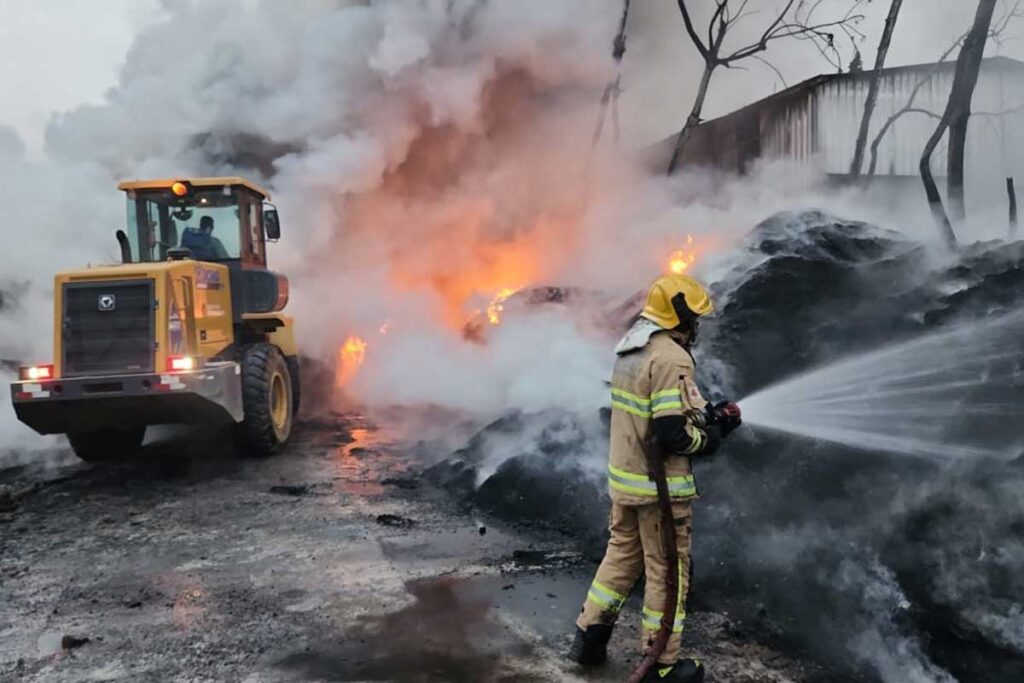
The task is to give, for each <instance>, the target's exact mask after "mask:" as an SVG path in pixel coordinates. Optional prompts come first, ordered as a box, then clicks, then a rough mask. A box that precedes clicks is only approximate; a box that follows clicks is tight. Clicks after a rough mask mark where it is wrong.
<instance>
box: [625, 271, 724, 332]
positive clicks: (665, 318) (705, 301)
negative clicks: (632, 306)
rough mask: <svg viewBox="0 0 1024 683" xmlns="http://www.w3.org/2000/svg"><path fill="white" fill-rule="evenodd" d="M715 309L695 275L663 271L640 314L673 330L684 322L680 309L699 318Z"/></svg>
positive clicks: (684, 313)
mask: <svg viewBox="0 0 1024 683" xmlns="http://www.w3.org/2000/svg"><path fill="white" fill-rule="evenodd" d="M714 310H715V307H714V306H712V305H711V296H710V295H709V294H708V290H706V289H704V287H703V285H701V284H700V283H699V282H697V281H696V280H694V279H693V278H692V277H690V276H689V275H663V276H661V277H659V278H658V279H657V280H655V281H654V284H652V285H651V289H650V291H649V292H647V301H646V302H645V303H644V310H643V313H641V314H640V315H641V316H643V317H644V318H647V319H648V320H650V321H651V322H654V323H657V324H658V325H659V326H661V327H663V328H665V329H666V330H671V329H673V328H676V327H678V326H679V324H680V323H681V322H682V320H681V319H680V312H682V313H683V315H686V314H687V313H689V315H690V316H691V317H693V318H699V317H700V316H702V315H707V314H709V313H711V312H712V311H714Z"/></svg>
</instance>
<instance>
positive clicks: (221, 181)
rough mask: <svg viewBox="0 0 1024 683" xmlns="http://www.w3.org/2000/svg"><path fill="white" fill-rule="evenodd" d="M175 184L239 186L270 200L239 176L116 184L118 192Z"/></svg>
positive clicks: (264, 193) (128, 181) (163, 179)
mask: <svg viewBox="0 0 1024 683" xmlns="http://www.w3.org/2000/svg"><path fill="white" fill-rule="evenodd" d="M177 182H183V183H185V182H187V183H190V184H191V185H192V186H193V187H223V186H225V185H239V186H241V187H244V188H247V189H249V190H252V191H253V192H255V193H256V194H258V195H260V196H262V197H263V198H264V199H267V200H269V199H270V193H269V192H267V190H265V189H264V188H262V187H260V186H259V185H257V184H256V183H254V182H251V181H249V180H246V179H245V178H243V177H241V176H214V177H209V178H188V177H185V178H161V179H159V180H125V181H123V182H120V183H118V184H117V189H119V190H159V189H164V188H169V187H170V186H171V185H173V184H174V183H177Z"/></svg>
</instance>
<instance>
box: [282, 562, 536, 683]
mask: <svg viewBox="0 0 1024 683" xmlns="http://www.w3.org/2000/svg"><path fill="white" fill-rule="evenodd" d="M406 589H407V590H408V592H409V594H410V596H412V598H413V602H412V604H410V605H409V606H408V607H405V608H403V609H401V610H399V611H397V612H391V613H386V614H378V615H373V614H371V615H368V616H366V617H364V618H363V619H361V620H360V622H359V623H358V624H357V625H356V626H355V628H353V629H350V630H348V631H346V632H345V633H344V634H339V637H340V638H342V639H340V640H339V641H338V642H333V643H323V644H320V645H318V646H314V647H312V648H310V649H309V650H307V651H304V652H298V653H295V654H292V655H289V656H287V657H285V658H284V659H283V660H282V661H281V662H280V664H279V666H281V667H282V668H285V669H288V670H290V671H291V672H292V673H295V674H297V675H299V676H301V677H302V679H303V680H331V681H396V682H401V683H413V682H433V681H437V682H438V683H440V682H442V681H444V682H446V683H474V682H477V681H485V680H508V681H512V680H517V679H516V678H515V677H514V676H512V675H511V674H509V675H505V672H503V667H504V666H505V665H503V664H502V662H501V661H500V659H501V657H502V655H511V656H513V657H515V656H519V657H527V656H529V655H530V653H531V647H530V646H529V645H528V644H527V643H525V642H524V641H522V640H521V639H520V638H519V637H518V636H516V635H515V634H512V633H510V632H509V630H508V629H507V628H505V627H504V626H503V625H502V624H501V623H500V622H498V621H496V620H495V619H494V611H493V610H494V607H495V602H496V599H497V596H496V595H495V589H494V587H493V586H489V585H487V584H485V583H482V582H478V581H473V580H465V579H451V578H444V579H431V580H427V581H415V582H411V583H409V584H407V585H406ZM498 590H499V592H500V589H498ZM518 680H524V679H522V678H520V679H518Z"/></svg>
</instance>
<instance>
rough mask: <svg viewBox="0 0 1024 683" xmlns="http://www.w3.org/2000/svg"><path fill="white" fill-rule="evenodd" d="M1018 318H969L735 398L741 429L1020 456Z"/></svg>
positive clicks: (944, 454)
mask: <svg viewBox="0 0 1024 683" xmlns="http://www.w3.org/2000/svg"><path fill="white" fill-rule="evenodd" d="M1022 340H1024V312H1019V311H1018V312H1014V313H1010V314H1007V315H1003V316H1000V317H996V318H989V319H983V320H980V321H972V322H970V323H964V324H960V325H958V326H956V327H955V328H953V329H946V330H942V331H938V332H933V333H930V334H926V335H924V336H922V337H919V338H917V339H913V340H910V341H903V342H898V343H895V344H893V345H891V346H888V347H885V348H882V349H879V350H875V351H870V352H867V353H863V354H860V355H857V356H853V357H851V358H847V359H844V360H842V361H839V362H837V363H833V364H831V365H828V366H825V367H821V368H818V369H815V370H811V371H810V372H807V373H804V374H801V375H798V376H796V377H793V378H791V379H787V380H784V381H782V382H779V383H777V384H774V385H772V386H769V387H767V388H765V389H761V390H760V391H757V392H755V393H754V394H752V395H750V396H748V397H747V398H746V399H744V400H743V401H741V404H742V406H743V419H744V422H745V423H746V424H748V425H753V426H757V427H762V428H765V429H770V430H775V431H781V432H788V433H791V434H797V435H802V436H807V437H811V438H814V439H820V440H823V441H830V442H833V443H838V444H843V445H845V446H850V447H854V448H863V449H867V450H874V451H887V452H891V453H899V454H904V455H910V456H916V457H923V458H930V459H938V460H945V459H950V458H979V457H983V458H1001V459H1009V458H1013V457H1016V456H1019V455H1020V453H1021V450H1022V446H1024V430H1021V429H1020V427H1019V425H1017V424H1015V423H1016V422H1017V420H1019V417H1020V416H1021V415H1022V414H1024V341H1022Z"/></svg>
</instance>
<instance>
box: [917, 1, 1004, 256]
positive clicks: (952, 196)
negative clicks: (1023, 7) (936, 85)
mask: <svg viewBox="0 0 1024 683" xmlns="http://www.w3.org/2000/svg"><path fill="white" fill-rule="evenodd" d="M996 2H997V0H979V2H978V10H977V12H976V13H975V16H974V25H973V26H972V27H971V30H970V32H969V33H968V34H967V37H966V38H965V39H964V45H963V47H962V48H961V49H960V56H959V58H958V59H957V63H956V74H955V75H954V77H953V87H952V91H951V92H950V94H949V102H948V103H947V104H946V111H945V112H943V114H942V117H941V118H940V119H939V125H938V126H936V128H935V132H934V133H932V136H931V138H929V139H928V143H927V144H926V145H925V148H924V152H923V153H922V154H921V165H920V170H921V181H922V183H923V184H924V191H925V195H926V196H927V197H928V205H929V206H930V207H931V209H932V215H934V216H935V220H936V222H937V223H938V225H939V230H940V231H941V233H942V237H943V239H945V241H946V244H947V245H948V246H949V247H950V248H951V249H955V248H956V246H957V241H956V233H955V232H954V231H953V225H952V223H951V222H950V220H949V215H948V214H947V213H946V209H945V207H944V206H943V204H942V196H941V195H940V194H939V189H938V187H937V186H936V185H935V177H934V175H933V174H932V154H933V153H934V152H935V148H936V147H938V145H939V142H940V141H941V140H942V137H943V136H944V135H945V134H946V131H949V156H948V159H947V169H946V173H947V176H948V187H947V193H948V194H949V201H950V205H951V206H952V207H953V215H954V216H956V217H957V218H958V220H962V219H963V217H964V205H963V198H964V194H963V190H964V150H965V147H966V143H967V124H968V122H969V120H970V116H971V101H972V100H973V99H974V89H975V87H976V86H977V84H978V74H979V73H980V71H981V59H982V57H983V56H984V54H985V43H986V42H988V37H989V32H990V31H991V29H992V17H993V15H994V14H995V10H996Z"/></svg>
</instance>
